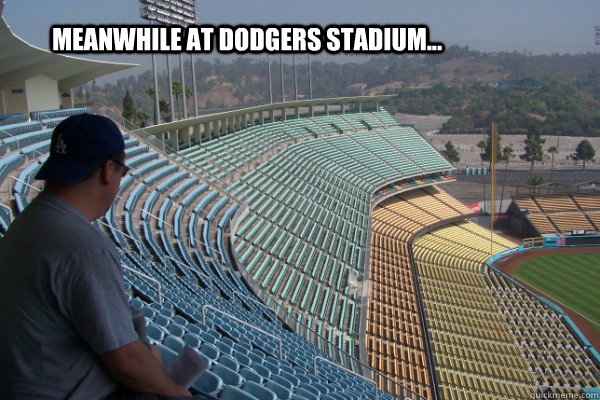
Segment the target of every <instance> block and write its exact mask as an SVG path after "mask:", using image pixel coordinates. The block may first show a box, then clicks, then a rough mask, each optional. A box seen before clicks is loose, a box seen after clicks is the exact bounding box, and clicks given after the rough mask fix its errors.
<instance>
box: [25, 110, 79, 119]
mask: <svg viewBox="0 0 600 400" xmlns="http://www.w3.org/2000/svg"><path fill="white" fill-rule="evenodd" d="M86 112H87V108H85V107H77V108H63V109H60V110H47V111H33V112H31V113H30V115H31V119H32V120H44V119H50V118H67V117H70V116H71V115H77V114H83V113H86Z"/></svg>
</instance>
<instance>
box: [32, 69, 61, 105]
mask: <svg viewBox="0 0 600 400" xmlns="http://www.w3.org/2000/svg"><path fill="white" fill-rule="evenodd" d="M25 93H26V94H27V109H26V110H25V112H31V111H43V110H55V109H57V108H60V99H59V92H58V82H57V81H56V80H54V79H52V78H49V77H47V76H45V75H38V76H34V77H33V78H30V79H27V80H26V81H25Z"/></svg>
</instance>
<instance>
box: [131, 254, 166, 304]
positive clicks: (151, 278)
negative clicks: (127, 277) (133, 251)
mask: <svg viewBox="0 0 600 400" xmlns="http://www.w3.org/2000/svg"><path fill="white" fill-rule="evenodd" d="M121 267H123V268H124V269H126V270H128V271H129V272H132V273H134V274H136V275H139V276H141V277H142V278H144V279H147V280H149V281H151V282H153V283H155V284H156V287H157V291H158V302H159V303H160V304H162V303H163V300H162V295H161V293H160V282H159V281H157V280H156V279H154V278H153V277H151V276H150V275H146V274H144V273H143V272H140V271H137V270H135V269H133V268H131V267H128V266H127V265H125V264H123V263H121Z"/></svg>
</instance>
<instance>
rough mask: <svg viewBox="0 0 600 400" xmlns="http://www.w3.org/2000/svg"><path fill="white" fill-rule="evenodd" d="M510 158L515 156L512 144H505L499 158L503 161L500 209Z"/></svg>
mask: <svg viewBox="0 0 600 400" xmlns="http://www.w3.org/2000/svg"><path fill="white" fill-rule="evenodd" d="M511 158H515V149H513V147H512V145H510V146H506V147H504V148H503V149H502V156H501V158H500V159H499V160H501V161H504V162H505V163H506V164H505V166H504V180H503V181H502V193H501V194H500V210H502V201H503V200H504V187H505V186H506V177H507V176H508V163H509V161H510V159H511Z"/></svg>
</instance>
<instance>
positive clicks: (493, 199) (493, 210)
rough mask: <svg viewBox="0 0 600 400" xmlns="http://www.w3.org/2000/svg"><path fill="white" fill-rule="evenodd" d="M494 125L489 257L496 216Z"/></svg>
mask: <svg viewBox="0 0 600 400" xmlns="http://www.w3.org/2000/svg"><path fill="white" fill-rule="evenodd" d="M497 134H498V133H497V132H496V123H495V122H492V157H491V160H492V162H491V165H490V168H491V170H492V182H491V185H490V186H491V189H492V195H491V207H490V208H491V212H490V257H491V256H493V255H494V218H495V216H496V136H497Z"/></svg>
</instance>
